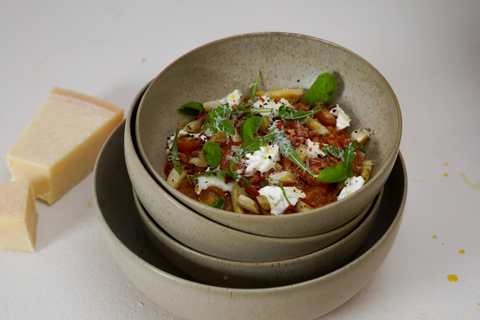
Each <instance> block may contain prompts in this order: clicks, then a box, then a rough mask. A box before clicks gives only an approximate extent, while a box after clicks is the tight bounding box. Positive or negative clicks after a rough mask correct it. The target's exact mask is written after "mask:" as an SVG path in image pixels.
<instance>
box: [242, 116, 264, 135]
mask: <svg viewBox="0 0 480 320" xmlns="http://www.w3.org/2000/svg"><path fill="white" fill-rule="evenodd" d="M261 124H262V118H261V117H258V116H256V117H250V118H248V119H246V120H245V121H243V123H242V125H241V126H240V135H241V136H242V139H243V141H250V140H253V138H254V135H255V134H256V133H257V132H258V129H259V128H260V125H261Z"/></svg>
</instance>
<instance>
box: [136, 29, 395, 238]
mask: <svg viewBox="0 0 480 320" xmlns="http://www.w3.org/2000/svg"><path fill="white" fill-rule="evenodd" d="M258 70H261V78H260V83H259V90H273V89H278V88H304V89H307V88H309V87H310V86H311V84H312V83H313V81H314V80H315V79H316V78H317V76H318V75H319V74H321V73H324V72H329V73H331V74H333V76H334V77H335V78H336V80H337V81H338V83H339V85H338V87H337V90H336V96H335V99H334V101H333V103H332V104H335V103H338V104H340V106H342V108H343V109H344V110H345V111H346V112H347V114H349V115H350V117H351V118H352V122H351V126H350V128H352V130H354V129H358V128H360V129H361V128H370V129H371V130H372V131H373V135H372V137H371V139H369V141H368V142H367V143H366V145H365V147H366V154H367V158H368V159H374V160H375V167H374V170H373V172H372V176H371V180H370V181H369V182H368V183H367V184H366V185H365V186H364V187H363V188H361V189H360V190H359V191H357V192H355V193H353V194H352V195H350V196H349V197H346V198H344V199H342V200H340V201H337V202H335V203H333V204H330V205H327V206H324V207H322V208H318V209H315V210H311V211H308V212H302V213H297V214H288V215H279V216H259V215H242V214H236V213H233V212H227V211H223V210H219V209H215V208H212V207H209V206H207V205H204V204H201V203H200V202H197V201H195V200H192V199H190V198H188V197H186V196H185V195H183V194H182V193H180V192H179V191H177V190H176V189H174V188H172V187H171V186H170V185H169V184H168V183H167V182H166V180H165V179H166V177H165V175H164V172H163V170H164V165H165V161H166V147H167V139H166V138H167V137H168V136H170V135H172V134H173V133H174V132H175V129H176V128H177V127H179V126H181V124H182V123H185V122H186V121H188V120H191V119H192V117H191V116H185V115H181V114H179V113H178V112H177V109H178V108H179V107H180V106H182V105H183V104H185V103H186V102H190V101H200V102H203V101H209V100H215V99H220V98H222V97H224V96H226V95H227V94H228V93H230V92H232V91H233V90H234V89H239V90H240V91H242V92H249V91H250V88H249V86H250V85H251V84H252V82H253V79H254V78H255V74H256V73H257V71H258ZM401 133H402V119H401V112H400V107H399V104H398V101H397V99H396V97H395V94H394V92H393V90H392V89H391V87H390V86H389V84H388V83H387V81H386V80H385V79H384V77H383V76H382V75H381V74H380V73H379V72H378V71H377V70H376V69H375V68H374V67H373V66H372V65H371V64H369V63H368V62H367V61H365V60H364V59H362V58H361V57H359V56H358V55H356V54H355V53H353V52H351V51H349V50H347V49H345V48H343V47H341V46H339V45H336V44H334V43H331V42H328V41H324V40H321V39H317V38H313V37H309V36H305V35H298V34H292V33H254V34H244V35H239V36H234V37H230V38H226V39H222V40H218V41H215V42H212V43H209V44H206V45H204V46H202V47H199V48H197V49H195V50H193V51H191V52H189V53H187V54H185V55H184V56H182V57H180V58H179V59H177V60H176V61H175V62H173V63H172V64H171V65H169V66H168V67H167V68H166V69H164V70H163V71H162V72H161V73H160V74H159V75H158V76H157V77H156V78H155V79H154V80H153V81H152V83H151V85H150V86H149V87H148V89H147V91H146V92H145V94H144V95H143V96H142V98H141V102H140V106H139V110H138V115H137V117H136V123H135V138H136V142H137V144H138V150H139V154H140V157H141V159H142V162H143V163H144V165H145V166H146V168H147V170H148V171H149V173H150V174H151V176H152V177H153V178H154V179H155V181H156V182H157V183H159V184H160V185H161V186H162V187H163V188H164V189H165V190H167V191H168V192H169V193H170V194H172V195H173V196H174V197H175V199H177V200H178V201H180V202H181V203H183V204H185V205H187V206H188V207H190V208H191V209H193V210H195V211H196V212H199V213H201V214H202V215H204V216H206V217H208V218H209V219H212V220H215V221H217V222H220V223H222V224H224V225H227V226H231V227H233V228H235V229H238V230H242V231H246V232H250V233H254V234H259V235H265V236H273V237H303V236H311V235H316V234H320V233H323V232H327V231H330V230H333V229H335V228H337V227H339V226H341V225H343V224H344V223H346V222H347V221H349V220H351V219H352V218H353V217H355V216H356V215H358V214H359V213H360V211H361V210H363V209H364V208H366V207H367V205H368V204H369V203H370V202H372V200H373V199H374V198H375V197H376V196H377V195H378V193H379V191H380V189H381V188H382V187H383V185H384V183H385V181H386V179H387V178H388V176H389V174H390V171H391V169H392V167H393V164H394V162H395V159H396V157H397V153H398V150H399V145H400V139H401ZM127 165H128V164H127ZM157 201H160V200H159V199H157ZM144 204H147V203H146V202H144Z"/></svg>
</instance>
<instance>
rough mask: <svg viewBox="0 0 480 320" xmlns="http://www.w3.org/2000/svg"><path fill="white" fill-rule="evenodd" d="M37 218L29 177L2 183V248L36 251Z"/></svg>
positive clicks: (0, 236) (0, 233)
mask: <svg viewBox="0 0 480 320" xmlns="http://www.w3.org/2000/svg"><path fill="white" fill-rule="evenodd" d="M37 220H38V213H37V209H36V207H35V196H34V194H33V188H32V186H31V184H30V181H29V180H28V179H22V180H18V181H14V182H9V183H6V184H2V185H0V249H3V250H16V251H26V252H34V251H35V239H36V235H37V232H36V230H37Z"/></svg>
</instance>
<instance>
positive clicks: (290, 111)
mask: <svg viewBox="0 0 480 320" xmlns="http://www.w3.org/2000/svg"><path fill="white" fill-rule="evenodd" d="M320 111H322V108H315V109H313V110H311V111H303V110H295V109H294V108H292V107H287V106H280V109H279V110H278V115H279V116H280V118H281V119H283V120H286V121H295V120H302V119H305V118H308V117H313V116H314V115H316V114H317V113H319V112H320Z"/></svg>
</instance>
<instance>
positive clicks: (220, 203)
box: [209, 198, 226, 210]
mask: <svg viewBox="0 0 480 320" xmlns="http://www.w3.org/2000/svg"><path fill="white" fill-rule="evenodd" d="M209 206H210V207H214V208H217V209H221V210H223V209H225V206H226V202H225V199H223V198H217V199H216V200H215V201H213V202H212V203H210V204H209Z"/></svg>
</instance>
